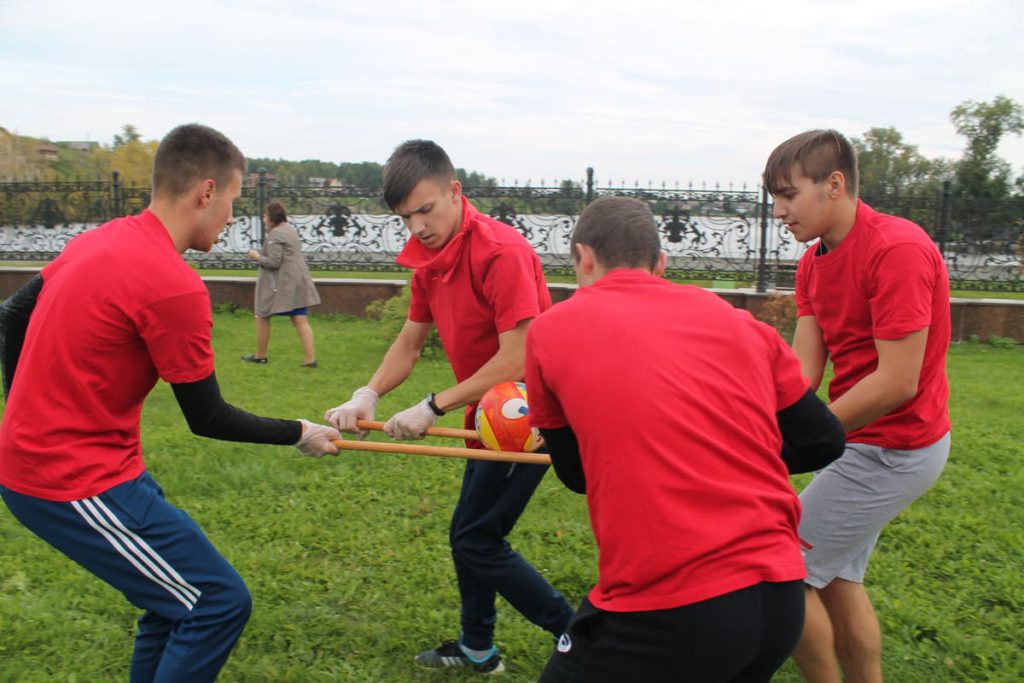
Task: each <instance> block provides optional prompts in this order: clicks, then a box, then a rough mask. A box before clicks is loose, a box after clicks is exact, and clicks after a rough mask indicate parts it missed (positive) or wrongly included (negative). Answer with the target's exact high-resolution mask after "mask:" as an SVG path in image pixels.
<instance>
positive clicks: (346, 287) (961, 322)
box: [0, 267, 1024, 343]
mask: <svg viewBox="0 0 1024 683" xmlns="http://www.w3.org/2000/svg"><path fill="white" fill-rule="evenodd" d="M37 272H38V269H36V268H17V267H8V268H0V299H3V298H6V297H8V296H10V295H11V294H12V293H13V292H14V291H15V290H17V289H18V287H20V286H21V285H22V284H23V283H25V282H26V281H27V280H28V279H29V278H31V277H32V276H33V275H34V274H35V273H37ZM203 281H204V282H206V286H207V287H208V288H209V290H210V299H211V301H212V302H213V303H214V304H223V303H228V302H231V303H234V304H236V305H238V306H240V307H242V308H250V309H251V308H252V302H253V292H254V289H255V284H256V278H255V277H206V278H203ZM315 282H316V287H317V291H319V292H320V298H321V299H322V300H323V303H321V304H320V305H319V306H317V307H315V308H314V309H313V312H314V313H341V314H346V315H355V316H361V315H363V312H364V310H365V309H366V305H367V304H369V303H371V302H373V301H377V300H378V299H384V298H390V297H392V296H396V295H397V294H399V293H400V292H401V291H402V287H405V286H406V281H405V280H357V279H341V278H338V279H334V278H317V279H316V281H315ZM550 290H551V299H552V300H553V301H555V302H556V303H557V302H559V301H564V300H565V299H568V298H569V297H570V296H572V293H573V292H574V291H575V290H576V285H564V284H552V285H550ZM712 291H713V292H715V294H717V295H719V296H721V297H722V298H724V299H726V300H727V301H729V302H730V303H731V304H732V305H733V306H736V307H737V308H745V309H748V310H750V311H751V312H752V313H754V314H756V313H757V312H758V310H759V309H760V307H761V305H762V304H763V303H764V301H765V300H766V298H767V297H768V296H769V294H758V293H756V292H754V291H752V290H749V289H715V290H712ZM779 294H783V295H784V296H792V294H790V293H788V292H787V293H782V292H779ZM950 303H951V308H952V314H953V319H952V324H953V341H964V340H966V339H968V338H970V337H971V335H977V336H978V337H979V338H980V339H981V340H983V341H984V340H986V339H988V338H989V337H993V336H997V337H1009V338H1011V339H1015V340H1017V342H1018V343H1024V300H1018V299H951V300H950Z"/></svg>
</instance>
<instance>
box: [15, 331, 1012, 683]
mask: <svg viewBox="0 0 1024 683" xmlns="http://www.w3.org/2000/svg"><path fill="white" fill-rule="evenodd" d="M283 322H284V321H277V323H283ZM312 322H313V326H314V330H315V332H316V335H317V346H318V358H319V361H320V368H319V369H317V370H307V369H302V368H300V367H299V364H300V362H301V354H300V349H299V344H298V340H297V339H296V338H295V335H294V333H293V331H292V330H291V327H290V325H287V324H286V323H285V324H277V323H275V325H274V336H273V338H272V339H271V346H270V357H271V362H270V363H269V364H267V365H264V366H254V365H250V364H245V363H242V362H241V361H239V360H238V357H239V356H240V355H242V354H244V353H250V352H251V351H252V344H253V334H254V330H253V324H252V318H251V317H250V316H249V315H247V314H245V313H244V312H236V313H218V314H217V315H216V317H215V328H214V344H215V347H216V351H217V354H218V363H217V365H218V367H217V373H218V377H219V379H220V382H221V386H222V389H223V391H224V393H225V396H226V397H227V398H228V400H229V401H232V402H234V403H236V404H238V405H240V406H242V407H245V408H247V409H250V410H253V411H256V412H261V413H265V414H270V415H277V416H281V417H299V416H304V417H309V418H313V419H317V418H319V417H320V416H321V415H322V413H323V411H324V410H325V409H326V408H328V407H331V406H334V405H336V404H337V403H339V402H341V401H342V400H344V399H346V398H347V397H348V395H349V394H350V392H351V391H352V389H354V388H355V387H358V386H360V385H361V384H363V383H365V381H366V380H367V379H368V378H369V376H370V374H371V373H372V372H373V370H374V369H375V367H376V364H377V362H378V361H379V359H380V357H381V355H382V354H383V352H384V350H385V348H386V346H387V344H388V343H389V341H390V340H389V339H385V338H382V335H381V334H379V332H378V329H377V325H376V324H375V323H373V322H371V321H367V320H355V319H343V318H338V317H333V318H328V317H316V316H314V318H313V321H312ZM949 362H950V376H951V379H952V384H953V398H952V410H953V419H954V424H955V427H954V430H955V431H954V442H953V453H952V456H951V459H950V464H949V466H948V468H947V470H946V472H945V474H944V476H943V478H942V479H941V480H940V481H939V483H938V484H937V485H936V486H935V488H934V489H933V490H932V491H930V492H929V493H928V494H927V495H926V496H925V497H924V498H922V499H921V500H920V501H918V502H917V503H916V504H915V505H914V506H913V507H912V508H911V509H910V510H908V511H907V512H906V513H905V514H904V515H902V516H901V517H900V518H899V519H897V520H896V521H895V522H894V523H893V524H892V525H890V527H889V528H888V530H887V531H886V532H885V533H884V534H883V536H882V539H881V541H880V543H879V548H878V551H877V553H876V555H875V558H874V560H873V562H872V565H871V568H870V570H869V575H868V576H869V591H870V593H871V595H872V596H873V598H874V600H875V603H876V606H877V608H878V612H879V616H880V618H881V621H882V624H883V629H884V632H885V665H886V669H887V680H890V681H896V682H899V683H916V682H920V683H925V682H927V683H935V682H937V681H963V682H968V681H970V682H976V681H1007V682H1010V681H1020V680H1022V679H1024V654H1022V634H1024V614H1022V610H1024V576H1022V571H1021V563H1022V559H1024V540H1022V539H1024V535H1022V533H1024V532H1022V529H1024V512H1022V511H1024V473H1022V470H1024V468H1022V465H1021V463H1022V461H1024V446H1022V443H1024V421H1022V419H1021V415H1022V414H1024V390H1022V388H1021V386H1020V382H1019V378H1020V377H1021V369H1022V368H1024V349H1021V348H1010V349H1003V348H994V347H992V346H989V345H984V344H969V345H962V346H958V347H955V348H954V349H953V350H952V351H951V352H950V355H949ZM1013 377H1017V378H1018V379H1017V380H1013V379H1012V378H1013ZM451 381H452V380H451V373H450V371H449V370H448V367H447V364H446V363H444V362H443V361H433V360H424V361H421V363H420V364H419V366H418V367H417V368H416V371H415V373H414V375H413V377H412V379H411V380H410V381H409V382H407V384H406V386H403V387H400V388H399V389H397V390H396V391H395V392H394V393H393V394H392V395H388V396H385V397H384V398H383V399H381V403H380V406H379V412H378V416H379V417H381V418H386V417H388V416H389V415H390V414H391V413H392V412H394V411H396V410H399V409H402V408H405V407H407V406H408V405H411V404H412V403H414V402H415V401H418V400H419V399H421V398H422V397H423V395H425V394H426V392H427V391H428V390H431V389H433V390H436V389H437V388H438V387H442V386H445V385H446V384H447V383H449V382H451ZM442 423H443V424H445V425H447V426H460V425H459V418H458V416H457V415H448V416H446V417H445V418H444V419H443V420H442ZM143 440H144V448H145V452H146V460H147V463H148V465H149V468H150V470H151V472H152V473H153V474H154V476H155V477H156V478H157V479H158V481H160V483H161V484H162V485H163V487H164V489H165V491H166V492H167V496H168V498H169V499H170V500H171V501H172V502H173V503H174V504H176V505H178V506H180V507H182V508H184V509H185V510H187V511H188V512H189V513H190V514H191V515H192V516H193V517H194V518H195V519H196V520H197V521H198V522H199V523H200V524H201V525H202V526H203V528H204V529H205V530H206V532H207V534H208V535H209V536H210V538H211V539H212V540H213V541H214V543H215V544H216V545H217V546H218V547H219V548H220V550H221V551H222V552H223V553H224V554H225V555H226V556H227V557H228V558H229V559H230V560H231V561H232V562H233V563H234V565H235V566H236V568H237V569H238V570H239V572H240V573H241V574H242V576H244V577H245V579H246V581H247V582H248V584H249V587H250V589H251V591H252V594H253V597H254V601H255V609H254V612H253V616H252V619H251V621H250V622H249V625H248V628H247V629H246V631H245V633H244V635H243V636H242V639H241V641H240V643H239V645H238V647H237V649H236V650H235V652H234V654H233V655H232V657H231V659H230V660H229V662H228V665H227V667H226V668H225V669H224V672H223V674H222V677H221V679H220V680H223V681H231V682H233V681H245V682H283V681H296V682H298V681H358V682H360V683H362V682H368V681H372V682H375V681H382V682H395V683H400V682H401V683H404V682H408V681H455V680H468V679H471V678H472V675H470V674H464V673H460V672H425V671H422V670H418V669H416V668H414V667H413V665H412V657H413V655H414V654H415V653H416V652H417V651H418V650H420V649H423V648H426V647H428V646H433V645H435V644H436V643H437V642H438V641H439V640H440V639H441V638H446V637H454V636H455V635H456V634H457V630H458V596H457V591H456V587H455V582H454V576H453V571H452V567H451V561H450V557H449V551H448V544H447V525H448V519H449V515H450V513H451V509H452V506H453V505H454V502H455V499H456V496H457V494H458V489H459V482H460V477H461V472H462V463H461V462H460V461H452V460H447V459H440V458H429V457H424V456H406V455H390V454H371V453H357V452H351V453H345V454H343V455H341V456H339V457H336V458H332V457H328V458H324V459H321V460H317V459H313V458H307V457H304V456H301V455H299V454H298V452H297V451H295V450H294V449H290V448H275V447H269V446H254V445H246V444H230V443H223V442H216V441H210V440H205V439H200V438H198V437H194V436H192V435H190V434H189V432H188V430H187V428H186V426H185V423H184V420H183V418H182V417H181V414H180V412H179V411H178V408H177V405H176V404H175V402H174V399H173V396H172V394H171V391H170V389H169V388H168V387H167V386H166V385H163V384H161V385H159V386H158V387H157V388H156V390H155V391H154V392H153V394H152V395H151V397H150V399H149V400H148V401H147V403H146V407H145V411H144V415H143ZM438 443H441V442H440V441H438ZM804 481H805V478H800V479H798V480H796V481H795V484H796V485H797V486H798V487H799V486H800V485H802V484H803V483H804ZM511 541H512V543H513V544H514V545H515V547H517V548H518V549H519V550H520V551H521V552H523V554H524V555H525V556H526V557H527V558H529V559H530V560H531V561H532V562H533V563H534V564H535V565H536V566H537V567H538V568H539V569H540V570H541V571H542V572H543V573H544V574H545V575H546V576H547V577H548V578H549V579H550V580H551V582H552V583H553V584H554V585H555V586H556V587H558V588H559V589H560V590H561V591H562V592H564V593H565V594H566V596H567V597H568V598H569V599H570V601H571V602H573V603H574V604H575V603H578V602H579V601H580V600H581V599H582V598H583V596H584V595H585V593H586V591H587V590H588V589H589V588H590V586H591V585H592V584H593V582H594V580H595V568H596V554H595V549H594V546H593V541H592V537H591V534H590V528H589V523H588V521H587V515H586V508H585V504H584V500H583V498H582V497H579V496H576V495H575V494H572V493H570V492H569V491H568V490H566V489H565V488H564V487H562V486H561V484H560V483H559V482H558V480H557V479H556V478H555V477H554V475H553V474H551V473H549V474H548V476H547V478H546V479H545V480H544V481H543V482H542V483H541V486H540V488H539V489H538V491H537V494H536V496H535V497H534V500H533V502H532V503H531V505H530V507H529V508H527V511H526V513H525V515H524V516H523V518H522V519H521V521H520V523H519V524H518V526H517V527H516V530H515V532H514V533H513V535H512V537H511ZM0 548H2V550H0V682H6V681H18V682H19V683H21V682H35V681H38V682H43V681H46V682H52V681H79V682H85V681H115V680H126V679H127V672H128V663H129V658H130V655H131V648H132V634H133V631H134V620H135V618H136V616H137V611H136V610H135V608H133V607H132V606H131V605H129V604H128V603H127V602H126V601H125V600H124V598H123V597H122V596H121V595H120V594H119V593H117V592H116V591H114V590H113V589H111V588H110V587H108V586H106V585H105V584H103V583H101V582H100V581H99V580H97V579H95V578H94V577H92V576H91V575H89V574H87V573H86V572H85V571H84V570H82V569H80V568H79V567H78V566H77V565H74V564H72V563H71V562H70V561H68V560H67V559H65V558H64V557H63V556H61V555H60V554H58V553H57V552H56V551H54V550H52V549H50V548H49V546H47V545H46V544H45V543H43V542H42V541H40V540H38V539H36V538H35V537H34V536H32V535H31V534H30V533H29V532H27V531H26V530H25V529H24V528H22V527H21V526H20V525H19V524H18V523H16V522H15V521H14V520H13V518H12V517H11V516H10V514H9V513H8V512H7V511H6V509H5V508H3V507H2V506H0ZM497 638H498V645H499V647H501V649H502V651H503V653H504V655H505V657H506V663H507V666H508V668H509V672H508V673H507V674H506V675H505V677H504V680H507V681H533V680H536V677H537V675H538V673H539V671H540V669H541V668H542V667H543V664H544V662H545V661H546V659H547V656H548V655H549V653H550V650H551V646H552V643H551V642H550V638H549V637H548V636H547V634H545V633H543V632H542V631H540V630H539V629H537V628H536V627H534V626H532V625H531V624H529V623H528V622H526V621H525V620H524V619H522V618H521V617H520V616H519V615H518V614H516V613H515V612H514V610H512V609H511V608H510V607H509V606H508V605H507V604H505V603H503V602H501V601H499V621H498V629H497ZM776 680H777V681H783V682H794V683H795V682H796V681H797V680H798V678H797V676H796V674H795V673H794V670H793V669H792V666H791V665H788V664H787V666H786V668H785V669H783V672H782V673H780V675H779V676H777V678H776Z"/></svg>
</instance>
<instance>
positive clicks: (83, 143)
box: [57, 140, 100, 152]
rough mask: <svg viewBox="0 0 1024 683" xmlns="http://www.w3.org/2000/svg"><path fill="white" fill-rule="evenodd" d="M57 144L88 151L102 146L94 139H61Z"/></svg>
mask: <svg viewBox="0 0 1024 683" xmlns="http://www.w3.org/2000/svg"><path fill="white" fill-rule="evenodd" d="M57 144H58V145H60V146H61V147H67V148H68V149H77V150H81V151H83V152H88V151H89V150H90V149H96V148H97V147H99V146H100V143H98V142H95V141H93V140H61V141H59V142H58V143H57Z"/></svg>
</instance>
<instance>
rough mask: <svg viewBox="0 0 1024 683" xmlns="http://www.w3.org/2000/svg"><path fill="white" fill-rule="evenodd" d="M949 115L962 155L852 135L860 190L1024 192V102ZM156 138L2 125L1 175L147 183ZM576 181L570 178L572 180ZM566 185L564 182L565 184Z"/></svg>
mask: <svg viewBox="0 0 1024 683" xmlns="http://www.w3.org/2000/svg"><path fill="white" fill-rule="evenodd" d="M949 116H950V121H951V122H952V124H953V126H954V127H955V129H956V131H957V133H958V134H959V135H961V136H963V137H964V138H965V140H966V145H965V148H964V152H963V156H962V157H961V158H960V159H946V158H935V159H928V158H926V157H925V156H923V155H922V154H921V153H920V152H919V151H918V148H917V146H916V145H913V144H911V143H910V142H909V141H907V140H905V139H904V137H903V134H902V133H901V132H900V131H899V130H897V129H896V128H892V127H888V128H871V129H869V130H868V131H867V132H865V133H864V134H863V135H862V136H860V137H851V142H852V143H853V145H854V147H855V148H856V149H857V153H858V156H859V160H860V176H861V178H860V193H861V195H863V196H884V195H902V196H924V195H929V196H933V195H934V194H935V193H936V192H938V191H939V190H940V189H941V187H942V183H943V181H946V180H951V181H952V183H953V192H954V193H955V194H956V195H957V196H963V197H973V198H978V199H994V200H998V199H1006V198H1009V197H1017V198H1021V197H1024V169H1020V173H1018V174H1015V173H1014V169H1013V168H1012V167H1011V166H1010V164H1009V163H1008V162H1006V161H1005V160H1004V159H1002V158H1000V157H999V156H998V154H997V149H998V147H999V143H1000V142H1001V141H1002V140H1003V139H1004V138H1005V137H1007V136H1009V135H1021V134H1022V133H1024V107H1022V106H1021V105H1020V104H1018V103H1017V102H1015V101H1014V100H1012V99H1010V98H1008V97H1005V96H1003V95H999V96H997V97H995V98H994V99H993V100H992V101H989V102H975V101H971V100H968V101H965V102H963V103H961V104H959V105H957V106H956V107H955V108H954V109H953V111H952V112H950V115H949ZM157 145H158V141H156V140H143V139H142V136H141V134H140V133H139V131H138V130H137V129H136V128H135V126H133V125H131V124H126V125H125V126H124V127H123V129H122V131H121V132H120V133H118V134H116V135H115V136H114V138H113V140H112V141H111V144H109V145H106V144H96V143H82V142H77V143H76V142H58V143H54V142H51V141H49V140H38V139H35V138H29V137H24V136H18V135H12V134H10V133H8V132H7V131H5V130H4V129H3V128H0V178H4V179H7V180H19V179H41V180H58V179H81V180H94V179H96V180H106V179H108V178H109V177H110V174H111V172H112V171H114V170H116V171H118V172H119V173H120V174H121V179H122V181H123V182H125V183H126V184H129V185H130V184H136V185H138V186H143V187H148V185H149V183H150V177H151V172H152V164H153V155H154V153H155V152H156V148H157ZM261 168H263V169H266V171H267V173H268V174H269V175H270V176H271V178H272V182H273V183H274V184H278V185H289V184H292V185H306V184H309V183H310V182H311V179H315V180H313V181H312V182H317V183H319V182H323V183H324V184H340V185H349V186H355V187H365V188H375V187H379V186H380V182H381V171H382V165H381V164H379V163H377V162H372V161H363V162H341V163H333V162H329V161H321V160H319V159H306V160H303V161H288V160H285V159H269V158H253V159H249V169H250V171H252V172H256V171H258V170H259V169H261ZM457 173H458V175H459V179H460V180H462V182H463V184H464V185H466V186H467V187H496V186H497V181H496V179H495V178H492V177H489V176H486V175H483V174H480V173H477V172H467V171H466V170H465V169H461V168H460V169H457ZM566 182H569V183H570V184H572V185H575V183H571V181H566ZM563 184H564V183H563Z"/></svg>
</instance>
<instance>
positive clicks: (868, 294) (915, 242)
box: [796, 201, 950, 450]
mask: <svg viewBox="0 0 1024 683" xmlns="http://www.w3.org/2000/svg"><path fill="white" fill-rule="evenodd" d="M818 244H819V243H818V242H815V243H813V244H812V245H811V247H810V248H809V249H808V250H807V253H805V254H804V255H803V257H802V258H801V259H800V264H799V266H798V267H797V282H796V303H797V315H798V316H805V315H813V316H814V317H815V319H816V321H817V323H818V326H819V327H820V328H821V331H822V335H823V337H824V341H825V347H826V348H827V349H828V353H829V357H830V358H831V360H832V366H833V368H834V370H835V377H834V379H833V380H832V382H831V383H830V384H829V388H828V394H829V398H830V399H831V400H833V401H835V400H836V399H838V398H839V397H840V396H842V395H843V394H845V393H846V392H847V391H849V390H850V388H851V387H853V386H854V385H855V384H856V383H857V382H859V381H860V380H861V379H863V378H864V377H865V376H866V375H868V374H870V373H872V372H874V370H875V368H877V367H878V352H877V350H876V348H875V340H876V339H883V340H893V339H902V338H903V337H906V336H907V335H908V334H910V333H911V332H916V331H918V330H922V329H924V328H926V327H927V328H928V340H927V344H926V346H925V352H924V362H923V364H922V366H921V376H920V379H919V381H918V389H917V394H916V395H915V396H914V398H912V399H911V400H909V401H907V402H906V403H904V404H903V405H901V406H900V407H898V408H897V409H896V410H894V411H892V412H891V413H889V414H888V415H885V416H883V417H881V418H879V419H877V420H875V421H874V422H872V423H870V424H868V425H866V426H864V427H861V428H860V429H857V430H855V431H852V432H850V433H849V434H847V437H846V439H847V441H850V442H857V443H866V444H871V445H875V446H880V447H882V448H893V449H908V450H912V449H917V448H924V447H925V446H929V445H931V444H933V443H935V442H936V441H938V440H939V439H940V438H942V436H943V435H945V434H946V432H948V431H949V429H950V422H949V408H948V405H947V404H948V401H949V382H948V380H947V378H946V352H947V350H948V349H949V337H950V306H949V275H948V273H947V271H946V264H945V263H944V262H943V260H942V256H941V255H940V254H939V250H938V248H936V246H935V243H934V242H932V240H931V238H930V237H929V236H928V234H927V233H926V232H925V231H924V230H923V229H921V228H920V227H919V226H918V225H916V224H915V223H912V222H910V221H908V220H906V219H903V218H898V217H896V216H890V215H887V214H884V213H879V212H877V211H875V210H874V209H872V208H871V207H869V206H868V205H867V204H865V203H864V202H862V201H859V202H858V204H857V217H856V220H855V221H854V224H853V229H852V230H850V233H849V234H848V235H847V236H846V238H845V239H844V240H843V241H842V242H841V243H840V244H839V246H838V247H836V248H835V249H833V250H832V251H829V252H826V253H824V254H822V255H820V256H819V255H818V253H817V252H818V248H817V246H818Z"/></svg>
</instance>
